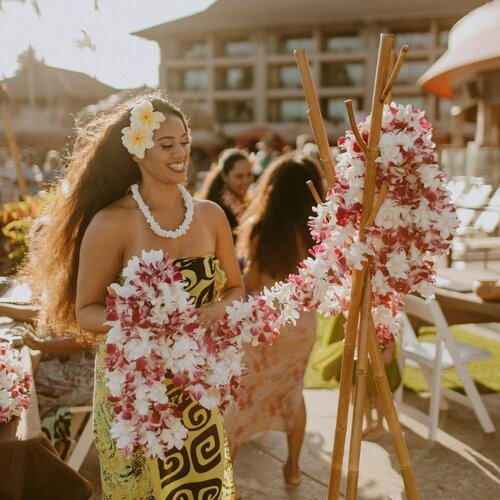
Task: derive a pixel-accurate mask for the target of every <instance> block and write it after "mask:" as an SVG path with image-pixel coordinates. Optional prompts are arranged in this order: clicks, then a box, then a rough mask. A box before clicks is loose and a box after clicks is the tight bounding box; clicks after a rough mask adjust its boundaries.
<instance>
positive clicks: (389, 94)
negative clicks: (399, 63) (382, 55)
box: [382, 49, 396, 106]
mask: <svg viewBox="0 0 500 500" xmlns="http://www.w3.org/2000/svg"><path fill="white" fill-rule="evenodd" d="M395 66H396V51H395V50H394V49H392V50H391V60H390V62H389V74H391V73H392V72H393V71H394V67H395ZM393 90H394V87H391V88H390V89H389V91H388V92H387V95H386V96H385V99H384V104H387V105H388V106H389V105H390V104H391V102H392V91H393ZM382 94H383V92H382Z"/></svg>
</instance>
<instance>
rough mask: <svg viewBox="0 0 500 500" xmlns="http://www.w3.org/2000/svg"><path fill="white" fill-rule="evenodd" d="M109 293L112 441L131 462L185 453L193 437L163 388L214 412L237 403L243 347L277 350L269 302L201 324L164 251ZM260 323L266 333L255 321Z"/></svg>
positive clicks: (130, 269) (239, 307)
mask: <svg viewBox="0 0 500 500" xmlns="http://www.w3.org/2000/svg"><path fill="white" fill-rule="evenodd" d="M123 276H124V278H125V283H124V284H123V285H118V284H113V285H111V286H110V289H109V292H110V296H109V297H108V299H107V302H106V304H107V308H108V316H107V321H106V325H109V326H110V327H111V329H110V331H109V333H108V336H107V339H106V357H105V358H104V364H105V367H106V372H107V376H108V382H107V386H108V388H109V390H110V394H111V396H110V398H109V400H110V401H111V402H112V404H113V411H114V414H115V415H114V420H113V424H112V426H111V430H110V432H111V436H112V437H113V438H115V439H116V440H117V446H118V448H122V449H124V451H125V454H126V455H127V456H130V454H131V453H132V451H133V450H134V449H137V448H138V447H143V449H144V451H145V455H146V456H147V457H161V458H163V459H164V457H165V451H166V450H168V449H171V448H179V449H180V448H182V446H183V441H184V439H185V437H186V435H187V430H186V428H185V427H184V425H183V423H182V420H181V418H180V416H179V414H178V411H177V408H176V407H175V405H174V404H173V403H172V402H171V401H170V400H169V398H168V396H167V391H166V388H165V384H164V379H165V374H166V373H167V374H171V376H172V384H173V385H174V386H176V387H178V388H180V389H182V390H183V391H184V392H185V393H186V394H189V395H190V396H191V397H192V398H193V399H194V400H197V401H199V403H200V405H201V406H203V407H204V408H207V409H209V410H212V409H214V408H215V407H220V408H224V407H225V406H226V405H227V404H228V403H229V402H231V401H234V400H235V399H236V398H237V397H238V387H239V385H240V382H241V375H242V357H243V343H245V342H252V343H253V344H255V343H257V342H268V343H271V342H272V340H273V338H274V336H275V334H276V332H277V329H276V327H274V328H273V326H272V325H273V324H274V323H276V315H275V314H273V313H270V312H269V307H268V304H267V301H266V300H265V299H264V298H254V299H251V300H250V301H248V302H245V303H235V304H233V306H230V307H228V308H227V313H228V314H227V316H226V318H225V319H224V320H223V321H222V322H221V323H219V324H218V325H216V327H215V328H213V329H211V330H210V329H209V330H205V329H204V328H202V327H201V326H200V325H199V324H198V322H197V317H196V314H195V306H194V305H193V299H192V297H191V296H190V295H189V293H188V292H187V291H186V290H185V283H184V278H183V276H182V274H181V273H180V272H179V270H178V268H177V267H176V266H175V265H174V264H173V263H172V262H171V261H170V259H169V257H168V255H164V254H163V252H162V251H161V250H160V251H149V252H146V251H143V252H142V256H141V258H140V259H139V258H137V257H134V258H132V259H131V260H130V261H129V263H128V265H127V266H126V267H125V269H124V271H123ZM250 317H251V318H253V320H254V321H255V323H256V325H260V324H265V325H266V328H264V329H260V328H258V327H255V326H254V325H252V324H251V323H249V322H248V321H247V322H246V323H245V324H244V325H243V324H242V322H241V319H242V318H244V319H245V320H248V319H249V318H250Z"/></svg>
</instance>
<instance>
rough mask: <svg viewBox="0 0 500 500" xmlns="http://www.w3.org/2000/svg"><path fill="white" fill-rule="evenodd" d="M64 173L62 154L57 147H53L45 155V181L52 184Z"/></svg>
mask: <svg viewBox="0 0 500 500" xmlns="http://www.w3.org/2000/svg"><path fill="white" fill-rule="evenodd" d="M63 174H64V167H63V164H62V160H61V155H60V154H59V152H58V151H56V150H55V149H51V150H50V151H49V152H48V153H47V156H46V157H45V162H44V164H43V183H44V184H51V183H53V182H55V181H57V180H58V179H60V178H61V177H62V176H63Z"/></svg>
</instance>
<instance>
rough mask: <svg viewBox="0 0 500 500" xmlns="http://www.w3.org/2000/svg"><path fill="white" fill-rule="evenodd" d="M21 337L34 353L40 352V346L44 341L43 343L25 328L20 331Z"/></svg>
mask: <svg viewBox="0 0 500 500" xmlns="http://www.w3.org/2000/svg"><path fill="white" fill-rule="evenodd" d="M19 335H21V337H22V338H23V342H24V345H27V346H28V347H29V348H30V349H33V350H34V351H39V350H40V345H41V344H43V341H41V340H40V339H39V338H38V337H37V336H36V335H35V334H34V333H33V332H32V331H31V330H29V329H27V328H23V329H22V330H21V331H19Z"/></svg>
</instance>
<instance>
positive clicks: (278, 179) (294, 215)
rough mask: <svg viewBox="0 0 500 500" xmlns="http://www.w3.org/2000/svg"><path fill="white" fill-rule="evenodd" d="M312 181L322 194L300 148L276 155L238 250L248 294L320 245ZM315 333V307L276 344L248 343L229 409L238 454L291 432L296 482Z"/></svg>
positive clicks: (291, 473) (290, 468) (289, 469)
mask: <svg viewBox="0 0 500 500" xmlns="http://www.w3.org/2000/svg"><path fill="white" fill-rule="evenodd" d="M308 180H311V181H312V182H313V183H314V186H315V187H316V189H317V191H318V193H319V194H320V196H322V194H323V186H322V181H321V172H320V168H319V166H318V164H317V163H316V162H315V161H314V160H313V159H311V158H308V157H306V156H304V155H301V154H297V153H294V154H291V155H285V156H281V157H280V158H279V159H277V160H275V161H274V162H273V163H272V164H271V165H270V166H269V168H268V169H267V170H266V172H265V173H264V175H263V176H262V177H261V179H260V180H259V183H258V185H257V189H256V193H255V194H256V196H255V198H254V199H253V200H252V203H251V204H250V206H249V208H248V210H247V212H246V213H245V216H244V218H243V220H242V222H241V226H240V228H239V230H238V243H237V254H238V256H239V257H241V258H243V260H244V263H245V270H244V278H245V285H246V287H247V290H248V291H249V292H253V293H259V292H260V291H261V290H262V289H263V288H264V287H270V286H272V285H273V284H274V283H275V282H276V281H277V280H282V279H286V278H287V276H288V275H289V274H291V273H294V272H295V271H296V269H297V265H298V264H299V263H300V262H301V261H302V260H303V259H305V258H306V257H307V255H308V249H309V248H311V247H312V245H313V241H312V238H311V236H310V233H309V230H308V225H307V223H308V219H309V217H310V216H312V215H313V210H312V208H313V206H314V205H315V202H314V199H313V197H312V195H311V193H310V191H309V188H308V187H307V185H306V182H307V181H308ZM315 331H316V321H315V313H314V312H311V313H305V314H303V315H302V316H301V318H300V319H299V320H298V321H297V324H296V325H295V326H289V327H286V328H284V329H283V331H282V332H281V333H280V335H279V336H278V337H277V338H276V340H275V342H274V343H273V345H272V346H267V345H262V346H257V347H247V348H245V356H244V364H245V365H246V367H247V374H246V375H245V376H244V378H243V384H245V385H246V386H247V391H243V392H242V395H241V398H240V399H239V400H238V402H237V403H236V404H235V405H232V406H231V407H229V408H228V409H227V410H226V413H225V421H226V430H227V432H228V439H229V446H230V448H231V450H232V456H233V459H234V456H235V455H236V452H237V449H238V447H239V446H240V445H241V444H242V443H244V442H245V441H247V440H248V439H250V438H251V437H252V436H254V435H255V434H257V433H260V432H263V431H268V430H278V431H283V432H285V433H286V435H287V442H288V459H287V461H286V463H285V465H284V467H283V474H284V477H285V479H286V481H287V482H288V483H289V484H292V485H297V484H299V483H300V468H299V455H300V450H301V447H302V442H303V440H304V433H305V424H306V409H305V404H304V399H303V395H302V389H303V380H304V373H305V370H306V366H307V362H308V359H309V354H310V352H311V349H312V347H313V344H314V341H315V337H316V333H315Z"/></svg>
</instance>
